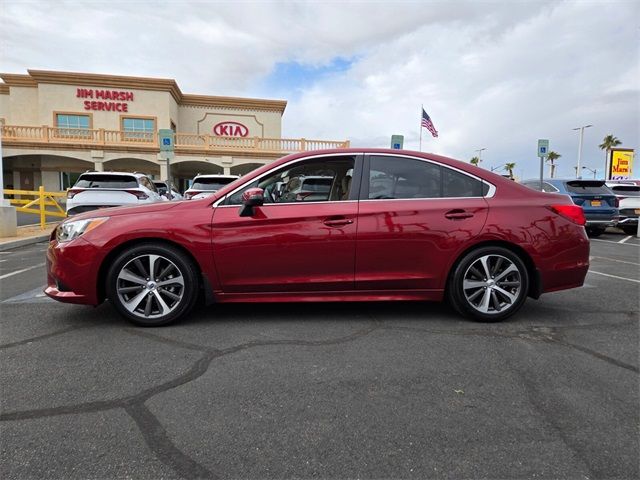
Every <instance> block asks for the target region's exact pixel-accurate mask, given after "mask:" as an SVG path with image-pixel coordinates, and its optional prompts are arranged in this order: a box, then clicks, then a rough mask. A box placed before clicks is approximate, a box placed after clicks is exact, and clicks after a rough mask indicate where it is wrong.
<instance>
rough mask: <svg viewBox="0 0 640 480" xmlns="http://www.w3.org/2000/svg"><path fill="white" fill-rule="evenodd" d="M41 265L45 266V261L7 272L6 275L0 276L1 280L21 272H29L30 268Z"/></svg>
mask: <svg viewBox="0 0 640 480" xmlns="http://www.w3.org/2000/svg"><path fill="white" fill-rule="evenodd" d="M40 267H44V262H43V263H39V264H37V265H33V266H32V267H27V268H23V269H22V270H16V271H15V272H10V273H5V274H4V275H2V276H0V280H4V279H5V278H9V277H13V276H14V275H18V274H19V273H23V272H28V271H29V270H33V269H34V268H40Z"/></svg>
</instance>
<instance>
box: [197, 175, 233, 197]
mask: <svg viewBox="0 0 640 480" xmlns="http://www.w3.org/2000/svg"><path fill="white" fill-rule="evenodd" d="M238 178H240V177H239V176H238V175H196V176H195V177H194V178H193V182H192V183H191V186H190V187H189V188H188V189H187V190H185V191H184V199H185V200H192V199H193V200H198V199H200V198H205V197H208V196H209V195H213V194H214V193H216V192H217V191H218V190H220V189H221V188H222V187H224V186H226V185H229V184H230V183H231V182H234V181H236V180H237V179H238Z"/></svg>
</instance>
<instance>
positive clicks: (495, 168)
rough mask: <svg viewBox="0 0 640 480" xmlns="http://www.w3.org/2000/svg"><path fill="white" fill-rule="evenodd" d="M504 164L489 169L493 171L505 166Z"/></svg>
mask: <svg viewBox="0 0 640 480" xmlns="http://www.w3.org/2000/svg"><path fill="white" fill-rule="evenodd" d="M505 165H506V164H505ZM505 165H500V166H499V167H491V171H492V172H495V171H496V170H502V169H503V168H504V167H505Z"/></svg>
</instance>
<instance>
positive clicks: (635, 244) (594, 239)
mask: <svg viewBox="0 0 640 480" xmlns="http://www.w3.org/2000/svg"><path fill="white" fill-rule="evenodd" d="M629 238H633V237H629ZM591 241H592V242H605V243H615V244H616V245H626V246H629V247H637V246H638V244H637V243H620V242H619V241H618V242H614V241H613V240H600V239H599V238H592V239H591Z"/></svg>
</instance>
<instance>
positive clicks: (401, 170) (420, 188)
mask: <svg viewBox="0 0 640 480" xmlns="http://www.w3.org/2000/svg"><path fill="white" fill-rule="evenodd" d="M488 191H489V185H487V184H484V183H483V182H481V181H480V180H478V179H476V178H473V177H470V176H469V175H465V174H464V173H461V172H458V171H456V170H452V169H450V168H447V167H443V166H440V165H437V164H434V163H430V162H424V161H422V160H415V159H412V158H402V157H395V156H394V157H391V156H389V157H387V156H371V157H370V160H369V193H368V199H369V200H383V199H395V198H442V197H482V196H484V195H486V194H487V193H488Z"/></svg>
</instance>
